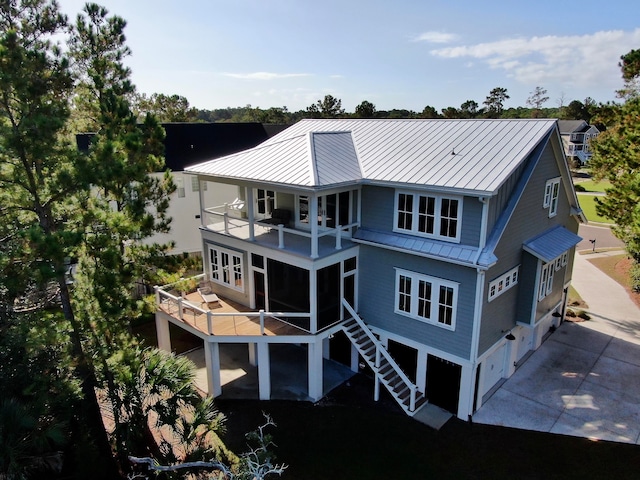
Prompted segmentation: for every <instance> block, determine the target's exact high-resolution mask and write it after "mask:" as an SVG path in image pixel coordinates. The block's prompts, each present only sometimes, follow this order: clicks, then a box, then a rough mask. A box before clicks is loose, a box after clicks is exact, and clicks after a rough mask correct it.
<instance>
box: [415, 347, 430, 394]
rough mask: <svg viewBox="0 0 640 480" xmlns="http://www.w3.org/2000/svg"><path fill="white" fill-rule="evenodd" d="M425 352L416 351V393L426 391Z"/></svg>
mask: <svg viewBox="0 0 640 480" xmlns="http://www.w3.org/2000/svg"><path fill="white" fill-rule="evenodd" d="M427 357H428V355H427V351H426V350H420V349H419V350H418V366H417V368H416V386H417V387H418V391H420V392H422V393H425V392H426V391H427Z"/></svg>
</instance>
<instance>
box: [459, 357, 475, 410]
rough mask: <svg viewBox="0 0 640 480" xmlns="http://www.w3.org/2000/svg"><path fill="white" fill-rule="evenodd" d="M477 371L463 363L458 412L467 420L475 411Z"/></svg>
mask: <svg viewBox="0 0 640 480" xmlns="http://www.w3.org/2000/svg"><path fill="white" fill-rule="evenodd" d="M474 374H475V371H474V369H473V368H471V366H469V365H463V366H462V371H461V372H460V392H459V394H458V413H457V416H458V418H460V419H461V420H466V419H467V418H468V417H469V415H471V413H472V412H473V394H474V388H473V387H474V385H475V381H476V379H475V375H474Z"/></svg>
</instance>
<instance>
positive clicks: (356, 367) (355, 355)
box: [351, 343, 360, 373]
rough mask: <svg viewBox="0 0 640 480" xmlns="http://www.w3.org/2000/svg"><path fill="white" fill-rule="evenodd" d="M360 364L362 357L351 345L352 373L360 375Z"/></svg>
mask: <svg viewBox="0 0 640 480" xmlns="http://www.w3.org/2000/svg"><path fill="white" fill-rule="evenodd" d="M359 362H360V357H359V354H358V349H357V348H356V346H355V345H354V344H353V343H352V344H351V371H352V372H356V373H358V371H359V370H360V366H359V365H358V363H359Z"/></svg>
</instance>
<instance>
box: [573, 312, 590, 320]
mask: <svg viewBox="0 0 640 480" xmlns="http://www.w3.org/2000/svg"><path fill="white" fill-rule="evenodd" d="M576 315H577V316H578V317H580V318H581V319H583V320H591V316H590V315H589V314H588V313H587V312H585V311H584V310H578V312H577V313H576Z"/></svg>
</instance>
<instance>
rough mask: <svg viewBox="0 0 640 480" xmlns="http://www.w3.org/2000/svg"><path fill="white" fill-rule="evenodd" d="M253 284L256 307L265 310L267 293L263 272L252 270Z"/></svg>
mask: <svg viewBox="0 0 640 480" xmlns="http://www.w3.org/2000/svg"><path fill="white" fill-rule="evenodd" d="M253 285H254V288H255V302H256V309H258V310H263V309H264V310H266V308H267V301H266V300H267V295H266V291H265V281H264V273H262V272H258V271H255V270H254V271H253Z"/></svg>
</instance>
